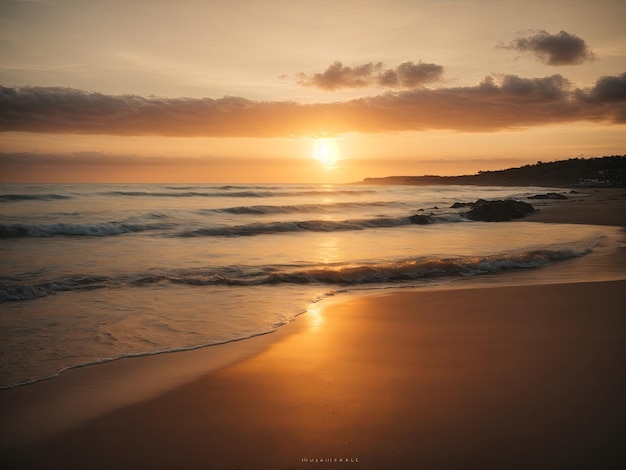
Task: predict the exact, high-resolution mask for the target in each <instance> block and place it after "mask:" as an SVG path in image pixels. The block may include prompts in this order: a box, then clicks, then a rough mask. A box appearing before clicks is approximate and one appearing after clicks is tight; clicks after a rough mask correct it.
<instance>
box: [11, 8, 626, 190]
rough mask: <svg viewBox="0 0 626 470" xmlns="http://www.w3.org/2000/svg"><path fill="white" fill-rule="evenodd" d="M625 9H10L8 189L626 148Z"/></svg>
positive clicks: (341, 178) (416, 168) (279, 176)
mask: <svg viewBox="0 0 626 470" xmlns="http://www.w3.org/2000/svg"><path fill="white" fill-rule="evenodd" d="M623 18H626V2H624V1H623V0H595V1H593V2H589V1H588V0H585V1H578V0H553V1H550V2H546V1H545V0H542V1H536V0H522V1H517V0H501V1H498V2H496V1H491V0H414V1H408V0H345V1H337V0H330V1H320V0H308V1H306V2H299V1H293V0H264V1H263V2H259V1H254V0H214V1H188V0H176V1H173V0H172V1H164V0H149V1H148V0H135V1H128V0H124V1H120V0H107V1H106V2H103V1H98V0H31V1H25V0H19V1H18V0H0V85H1V88H0V181H1V182H26V181H30V182H117V181H119V182H157V181H159V182H217V183H223V182H257V183H262V182H349V181H356V180H360V179H362V178H365V177H368V176H387V175H400V174H403V175H421V174H442V175H450V174H467V173H474V172H476V171H478V170H489V169H499V168H507V167H511V166H519V165H523V164H527V163H534V162H536V161H537V160H544V161H549V160H555V159H565V158H571V157H578V156H580V155H584V156H587V157H591V156H604V155H614V154H620V155H621V154H624V153H625V150H624V149H626V132H624V131H626V31H625V29H626V28H624V20H623Z"/></svg>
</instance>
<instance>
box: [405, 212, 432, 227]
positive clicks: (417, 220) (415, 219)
mask: <svg viewBox="0 0 626 470" xmlns="http://www.w3.org/2000/svg"><path fill="white" fill-rule="evenodd" d="M409 220H410V221H411V223H412V224H417V225H428V224H432V223H433V219H432V217H431V216H430V215H422V214H415V215H411V216H409Z"/></svg>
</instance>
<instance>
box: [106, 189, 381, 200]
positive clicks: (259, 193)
mask: <svg viewBox="0 0 626 470" xmlns="http://www.w3.org/2000/svg"><path fill="white" fill-rule="evenodd" d="M166 189H170V190H171V191H106V192H102V193H100V194H101V195H103V196H124V197H177V198H185V197H216V198H223V197H241V198H248V197H250V198H257V197H258V198H262V197H297V196H336V195H362V194H368V193H373V192H376V191H375V190H371V189H314V190H304V189H303V190H297V189H292V190H284V189H283V188H279V187H277V188H275V189H276V190H275V189H272V188H267V187H261V186H259V187H256V186H255V187H250V186H242V187H238V186H222V187H217V188H210V189H207V190H204V191H189V190H182V191H181V192H179V190H181V189H182V188H174V187H167V188H166ZM232 189H245V191H232ZM173 191H176V192H173Z"/></svg>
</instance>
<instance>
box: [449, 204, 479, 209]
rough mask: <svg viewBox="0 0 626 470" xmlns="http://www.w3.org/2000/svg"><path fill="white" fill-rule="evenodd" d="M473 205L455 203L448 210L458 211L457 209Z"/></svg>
mask: <svg viewBox="0 0 626 470" xmlns="http://www.w3.org/2000/svg"><path fill="white" fill-rule="evenodd" d="M473 205H474V203H473V202H455V203H454V204H452V205H451V206H450V209H458V208H459V207H468V206H473Z"/></svg>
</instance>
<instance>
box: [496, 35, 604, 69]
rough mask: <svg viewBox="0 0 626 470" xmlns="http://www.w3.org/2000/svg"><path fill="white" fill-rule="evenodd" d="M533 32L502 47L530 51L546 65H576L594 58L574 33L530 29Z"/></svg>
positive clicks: (585, 44)
mask: <svg viewBox="0 0 626 470" xmlns="http://www.w3.org/2000/svg"><path fill="white" fill-rule="evenodd" d="M531 32H532V33H533V34H532V35H531V36H526V37H518V38H517V39H515V40H513V41H512V42H511V43H510V44H509V45H508V46H505V45H500V46H499V47H501V48H503V49H511V50H516V51H520V52H530V53H532V54H534V55H535V57H537V59H539V60H540V61H541V62H544V63H546V64H548V65H578V64H582V63H583V62H585V61H587V60H595V55H594V54H593V52H591V50H590V49H589V47H588V46H587V43H586V42H585V41H584V40H583V39H581V38H579V37H578V36H576V35H574V34H570V33H568V32H566V31H561V32H559V33H558V34H550V33H548V32H547V31H544V30H539V31H531Z"/></svg>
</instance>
